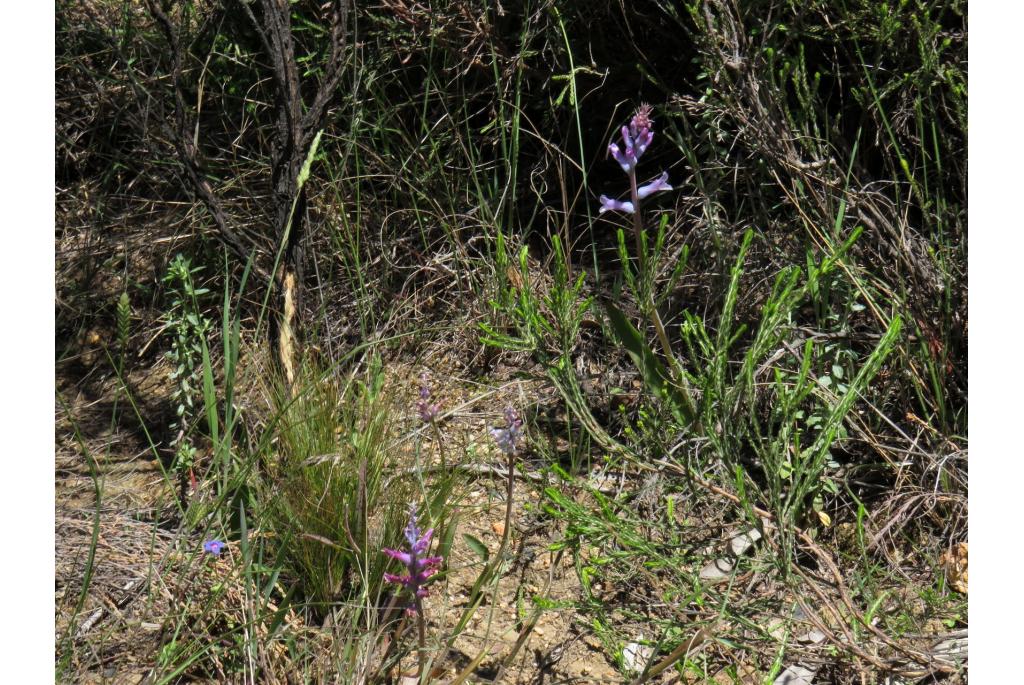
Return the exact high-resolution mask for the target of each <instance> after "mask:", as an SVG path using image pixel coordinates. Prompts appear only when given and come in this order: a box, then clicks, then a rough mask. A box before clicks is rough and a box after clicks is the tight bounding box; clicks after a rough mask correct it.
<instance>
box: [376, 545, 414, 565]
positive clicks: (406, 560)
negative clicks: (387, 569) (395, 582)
mask: <svg viewBox="0 0 1024 685" xmlns="http://www.w3.org/2000/svg"><path fill="white" fill-rule="evenodd" d="M383 552H384V554H387V555H388V556H389V557H391V558H392V559H397V560H398V561H400V562H402V563H403V564H405V565H406V566H408V565H409V564H411V563H412V555H411V554H409V553H408V552H402V551H400V550H397V549H385V550H383Z"/></svg>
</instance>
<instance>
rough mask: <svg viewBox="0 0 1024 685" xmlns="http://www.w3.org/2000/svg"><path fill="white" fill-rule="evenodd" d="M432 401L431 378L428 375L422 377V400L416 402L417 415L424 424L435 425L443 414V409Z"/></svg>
mask: <svg viewBox="0 0 1024 685" xmlns="http://www.w3.org/2000/svg"><path fill="white" fill-rule="evenodd" d="M428 400H430V378H429V377H428V376H427V374H425V373H424V374H423V375H421V376H420V399H419V400H418V401H417V402H416V413H417V414H418V415H419V417H420V421H422V422H423V423H433V422H434V421H436V420H437V415H438V414H439V413H440V412H441V407H440V405H438V404H437V403H436V402H433V403H432V402H429V401H428Z"/></svg>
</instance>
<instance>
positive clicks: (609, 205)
mask: <svg viewBox="0 0 1024 685" xmlns="http://www.w3.org/2000/svg"><path fill="white" fill-rule="evenodd" d="M605 212H626V213H627V214H632V213H633V203H632V202H619V201H618V200H613V199H611V198H610V197H607V196H606V195H602V196H601V209H599V210H597V213H598V214H604V213H605Z"/></svg>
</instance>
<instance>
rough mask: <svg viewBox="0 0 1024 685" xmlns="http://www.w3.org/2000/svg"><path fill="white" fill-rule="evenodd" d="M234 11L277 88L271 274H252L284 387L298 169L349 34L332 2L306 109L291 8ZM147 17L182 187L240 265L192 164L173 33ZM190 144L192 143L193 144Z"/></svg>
mask: <svg viewBox="0 0 1024 685" xmlns="http://www.w3.org/2000/svg"><path fill="white" fill-rule="evenodd" d="M238 4H239V5H240V6H241V8H242V9H243V11H244V13H245V15H246V16H247V17H248V19H249V21H250V23H251V24H252V26H253V29H254V30H255V32H256V34H257V35H258V36H259V39H260V42H261V44H262V45H263V49H264V51H265V52H266V57H267V58H268V59H269V60H270V70H271V73H272V75H273V80H274V84H275V87H276V93H275V95H276V98H275V99H276V107H277V119H276V122H275V127H274V138H273V144H272V146H271V149H270V158H271V179H270V185H271V207H272V215H273V219H272V221H273V224H272V229H273V236H274V242H275V244H276V255H277V257H276V259H275V264H274V266H273V268H272V271H273V273H271V272H269V271H267V269H266V268H265V267H263V266H261V265H259V264H255V263H254V264H253V270H254V271H255V272H256V273H257V274H258V275H260V276H261V277H262V278H263V279H264V280H265V281H266V282H268V283H271V284H272V287H274V288H275V290H276V293H277V304H276V306H275V307H273V308H272V316H271V320H270V323H271V325H270V327H269V333H270V341H269V342H270V347H271V349H272V351H273V352H274V356H275V358H276V360H277V362H278V363H279V364H280V366H281V368H282V370H283V371H284V374H285V379H286V380H287V384H288V387H289V388H291V387H292V386H293V384H294V381H295V374H296V363H297V359H298V354H299V349H298V346H299V340H298V321H297V319H298V312H299V310H300V307H301V297H302V283H303V255H302V248H301V245H302V241H303V238H304V235H305V226H306V193H305V190H304V188H303V187H302V184H301V183H300V178H299V177H300V173H301V170H302V166H303V163H304V162H305V161H306V158H307V156H308V154H309V150H310V147H311V145H312V144H313V141H314V138H315V137H316V134H317V132H318V131H319V130H320V129H321V127H322V126H323V123H324V120H325V119H326V114H327V106H328V105H329V104H330V102H331V100H332V99H333V97H334V95H335V93H336V92H337V90H338V85H339V83H340V81H341V76H342V67H343V65H344V59H343V58H344V54H345V47H346V35H347V32H348V10H349V3H348V0H333V1H332V2H330V3H329V5H328V6H329V8H330V27H331V28H330V55H329V56H328V58H327V61H326V63H325V64H324V66H323V74H324V75H323V77H322V80H321V81H320V83H319V87H318V88H317V91H316V94H315V95H314V97H313V102H312V103H311V104H310V105H309V107H308V108H307V107H306V105H305V102H304V101H303V98H302V88H301V86H302V84H301V83H300V77H299V73H300V70H299V66H298V60H297V59H296V56H295V43H294V40H293V36H292V28H291V13H292V8H291V3H290V2H287V1H286V0H262V1H261V3H260V8H261V12H260V14H261V16H260V17H259V18H257V17H256V15H255V14H254V13H253V10H252V8H251V7H250V3H248V2H244V1H242V0H239V2H238ZM148 5H149V11H150V13H151V14H152V16H153V17H154V19H155V20H156V22H157V24H158V25H159V27H160V30H161V31H162V33H163V34H164V37H165V39H166V40H167V42H168V45H169V47H170V49H171V51H172V55H173V60H174V67H173V69H174V74H173V84H174V105H175V106H174V110H175V112H174V119H175V126H174V129H173V131H172V134H173V135H172V138H173V140H174V145H175V148H176V149H177V152H178V157H179V158H180V160H179V161H180V162H181V164H182V166H183V167H184V169H185V172H186V176H187V178H188V180H189V183H190V185H191V187H192V189H193V191H194V192H195V193H196V195H197V196H198V197H199V198H200V199H201V200H202V202H203V204H204V205H205V206H206V208H207V210H208V211H209V212H210V214H211V216H212V217H213V220H214V223H215V224H216V226H217V232H218V237H219V238H220V239H221V241H222V242H224V243H225V244H226V245H227V246H228V247H229V248H231V250H232V252H234V253H235V254H236V255H237V256H238V257H239V258H240V259H242V260H243V261H247V260H248V259H249V258H250V256H251V252H252V250H251V247H252V246H248V247H249V249H247V246H246V245H245V244H244V243H243V241H242V240H241V238H240V237H239V236H238V234H237V232H236V231H235V230H234V228H233V226H232V222H231V220H230V219H229V217H228V213H227V211H226V210H225V207H224V202H223V199H222V198H220V197H218V196H217V195H216V194H215V193H214V191H213V189H212V188H211V187H210V184H209V182H208V181H207V180H206V177H205V174H203V172H202V170H201V168H200V166H199V163H198V161H197V154H196V145H195V142H194V140H195V138H194V137H193V136H192V135H190V133H189V131H190V130H193V129H194V130H195V131H196V134H198V121H196V122H191V121H190V117H189V116H188V114H187V108H186V105H185V96H184V92H185V87H184V83H183V78H182V74H183V64H182V62H183V56H184V47H183V46H182V41H181V36H180V31H179V30H178V29H177V28H176V27H175V26H174V23H173V22H172V21H171V18H170V17H169V16H168V14H167V12H166V11H165V9H164V7H162V6H161V3H159V2H157V0H149V1H148ZM196 137H197V136H196Z"/></svg>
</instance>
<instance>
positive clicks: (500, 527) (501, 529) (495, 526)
mask: <svg viewBox="0 0 1024 685" xmlns="http://www.w3.org/2000/svg"><path fill="white" fill-rule="evenodd" d="M491 530H493V531H494V534H495V535H499V536H501V535H504V534H505V524H504V523H503V522H502V521H495V522H494V523H492V524H491Z"/></svg>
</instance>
